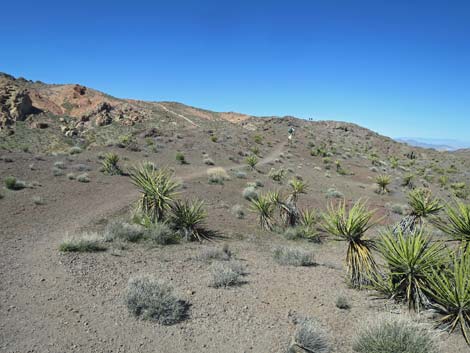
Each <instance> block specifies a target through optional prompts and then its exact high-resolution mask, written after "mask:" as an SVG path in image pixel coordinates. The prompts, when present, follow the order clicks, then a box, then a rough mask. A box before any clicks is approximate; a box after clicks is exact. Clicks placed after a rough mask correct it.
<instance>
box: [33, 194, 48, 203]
mask: <svg viewBox="0 0 470 353" xmlns="http://www.w3.org/2000/svg"><path fill="white" fill-rule="evenodd" d="M33 203H34V204H35V205H44V204H45V202H44V199H43V198H42V197H41V196H33Z"/></svg>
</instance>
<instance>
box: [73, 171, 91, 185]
mask: <svg viewBox="0 0 470 353" xmlns="http://www.w3.org/2000/svg"><path fill="white" fill-rule="evenodd" d="M76 179H77V181H79V182H81V183H89V182H90V177H89V176H88V173H83V174H79V175H77V178H76Z"/></svg>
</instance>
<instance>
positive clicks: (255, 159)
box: [245, 154, 258, 169]
mask: <svg viewBox="0 0 470 353" xmlns="http://www.w3.org/2000/svg"><path fill="white" fill-rule="evenodd" d="M245 161H246V164H248V165H249V166H250V167H251V169H255V166H256V164H258V157H256V156H255V155H254V154H252V155H251V156H248V157H246V159H245Z"/></svg>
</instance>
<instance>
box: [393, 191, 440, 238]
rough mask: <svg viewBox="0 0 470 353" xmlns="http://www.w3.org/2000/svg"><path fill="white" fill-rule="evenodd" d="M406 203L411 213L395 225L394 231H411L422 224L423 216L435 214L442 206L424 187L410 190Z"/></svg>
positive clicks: (404, 232)
mask: <svg viewBox="0 0 470 353" xmlns="http://www.w3.org/2000/svg"><path fill="white" fill-rule="evenodd" d="M408 205H410V207H411V213H410V214H409V215H408V216H406V217H404V218H403V219H402V220H401V222H400V223H399V224H398V225H397V226H396V227H395V229H394V232H395V233H397V232H398V231H401V232H402V233H403V234H406V233H407V232H409V233H413V232H414V230H415V228H416V227H419V228H421V227H422V226H423V221H424V219H425V218H427V217H429V216H431V215H435V214H436V213H438V212H439V211H440V210H441V209H442V207H443V206H442V205H441V201H440V200H439V199H438V198H434V197H433V196H432V193H431V190H429V189H425V188H419V189H415V190H412V191H410V193H409V194H408Z"/></svg>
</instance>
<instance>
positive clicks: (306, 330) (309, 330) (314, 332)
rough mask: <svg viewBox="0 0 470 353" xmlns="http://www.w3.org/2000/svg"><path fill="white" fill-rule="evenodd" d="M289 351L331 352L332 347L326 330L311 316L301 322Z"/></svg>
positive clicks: (292, 352) (289, 352) (294, 352)
mask: <svg viewBox="0 0 470 353" xmlns="http://www.w3.org/2000/svg"><path fill="white" fill-rule="evenodd" d="M287 352H288V353H296V352H312V353H329V352H331V348H330V343H329V339H328V336H327V334H326V332H325V331H324V330H323V329H322V328H321V326H320V325H319V323H318V322H317V321H316V320H314V319H311V318H309V319H304V320H302V321H301V322H300V324H299V326H298V327H297V330H296V331H295V333H294V337H293V339H292V343H291V345H290V347H289V349H288V351H287Z"/></svg>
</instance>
